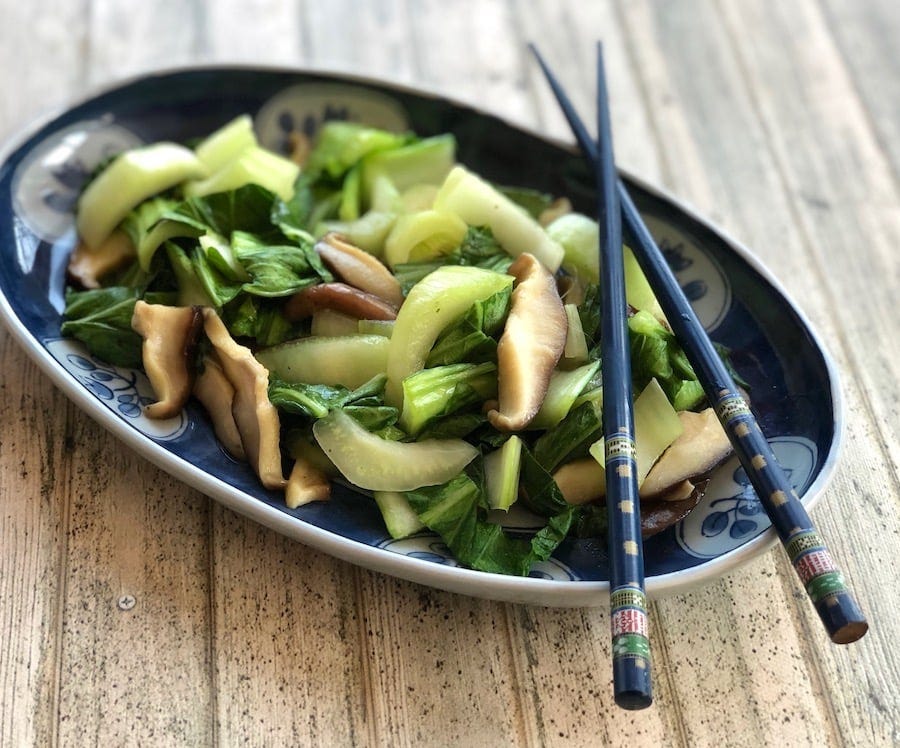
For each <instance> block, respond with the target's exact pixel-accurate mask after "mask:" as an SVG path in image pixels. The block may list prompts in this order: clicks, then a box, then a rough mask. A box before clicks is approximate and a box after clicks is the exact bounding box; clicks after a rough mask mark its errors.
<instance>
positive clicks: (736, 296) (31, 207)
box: [0, 68, 840, 605]
mask: <svg viewBox="0 0 900 748" xmlns="http://www.w3.org/2000/svg"><path fill="white" fill-rule="evenodd" d="M245 112H247V113H251V114H253V115H254V120H255V124H256V128H257V132H258V133H259V136H260V139H261V140H262V142H263V143H264V144H265V145H267V146H269V147H271V148H273V149H276V150H278V149H284V148H285V147H286V143H287V135H288V133H290V132H291V131H293V130H299V131H302V132H304V133H306V134H307V135H310V136H312V135H314V134H315V133H316V131H317V130H318V128H319V127H320V126H321V124H322V122H323V121H325V120H327V119H336V118H337V119H348V120H353V121H365V122H368V123H371V124H375V125H378V126H382V127H387V128H391V129H406V128H411V129H414V130H415V131H417V132H418V133H420V134H422V135H430V134H437V133H442V132H453V133H454V134H455V135H456V137H457V140H458V143H459V151H458V155H459V159H460V161H462V162H463V163H466V164H468V165H470V166H471V167H472V168H474V169H475V170H477V171H478V172H479V173H481V174H483V175H485V176H486V177H487V178H489V179H492V180H495V181H497V182H500V183H504V184H515V185H523V186H531V187H536V188H540V189H543V190H545V191H548V192H551V193H553V194H558V195H567V196H568V197H570V199H572V200H573V202H574V204H575V206H576V208H577V209H579V210H581V211H583V212H586V213H590V212H591V210H592V206H593V201H594V197H593V188H592V184H593V182H592V175H591V173H590V171H589V169H588V168H587V167H586V166H585V164H584V163H583V162H582V161H581V159H580V158H579V157H578V156H576V155H574V152H573V151H572V150H570V149H568V148H566V147H564V146H562V145H560V144H558V143H554V142H551V141H548V140H546V139H544V138H541V137H539V136H537V135H536V134H533V133H529V132H526V131H523V130H521V129H519V128H517V127H514V126H512V125H510V124H508V123H506V122H504V121H503V120H501V119H499V118H496V117H493V116H490V115H487V114H484V113H482V112H479V111H476V110H474V109H472V108H470V107H467V106H464V105H460V104H456V103H452V102H448V101H446V100H444V99H439V98H435V97H432V96H429V95H427V94H423V93H421V92H416V91H411V90H409V89H406V88H402V87H398V86H392V85H389V84H384V83H375V82H371V81H360V80H359V79H350V78H347V77H346V76H330V75H325V74H311V73H302V72H296V71H284V70H260V69H247V68H210V69H199V70H186V71H180V72H178V71H176V72H172V73H164V74H158V75H152V76H148V77H144V78H141V79H138V80H135V81H133V82H131V83H127V84H124V85H122V86H120V87H117V88H114V89H112V90H109V91H106V92H104V93H101V94H99V95H97V96H95V97H93V98H91V99H89V100H87V101H86V102H84V103H82V104H79V105H77V106H75V107H72V108H71V109H69V110H67V111H66V112H64V113H63V114H61V115H59V116H58V117H56V118H54V119H51V120H50V121H48V122H46V123H44V124H43V125H41V126H40V127H38V128H36V129H34V130H33V131H32V132H31V133H30V134H29V135H27V136H26V137H25V138H24V139H23V140H22V141H21V142H20V143H19V144H18V145H16V146H14V147H12V148H10V149H9V150H8V152H7V154H6V156H5V159H4V161H3V163H2V166H0V255H2V256H0V293H2V296H0V313H2V315H3V317H4V318H5V320H6V322H7V324H8V325H9V327H10V329H11V330H12V332H13V334H14V335H15V336H16V337H17V339H18V340H19V341H20V343H21V344H22V345H23V346H24V347H25V348H26V350H27V351H28V352H29V354H30V355H32V356H33V357H34V358H35V359H36V360H37V362H38V363H39V364H40V365H41V366H42V367H43V368H44V370H45V371H46V372H47V373H48V374H49V375H50V376H51V377H52V378H53V379H54V381H55V382H56V383H57V384H58V385H59V386H60V387H61V388H62V389H63V390H64V391H65V392H66V393H67V394H68V395H69V396H70V397H72V398H73V399H74V400H75V401H76V403H77V404H78V405H79V406H80V407H82V408H83V409H84V410H86V411H87V412H88V413H89V414H90V415H91V416H92V417H94V418H96V419H98V420H99V421H100V422H101V423H103V424H104V425H105V426H106V427H107V428H110V429H111V430H112V431H114V432H115V433H116V434H117V435H118V436H119V437H120V438H122V439H123V440H124V441H126V442H127V443H128V444H129V445H130V446H132V447H133V448H135V449H137V450H138V451H139V452H141V453H142V454H144V455H145V456H146V457H148V458H149V459H151V460H153V461H154V462H156V463H157V464H160V465H161V466H162V467H163V468H164V469H167V470H169V471H170V472H172V473H173V474H175V475H176V476H178V477H179V478H181V479H183V480H185V481H187V482H189V483H191V484H192V485H194V486H195V487H197V488H199V489H200V490H203V491H205V492H206V493H208V494H210V495H211V496H213V497H215V498H217V499H219V500H220V501H223V503H225V504H226V505H228V506H229V507H231V508H233V509H236V510H237V511H241V512H243V513H245V514H248V515H249V516H251V517H254V518H255V519H257V520H258V521H260V522H263V523H264V524H267V525H269V526H272V527H275V528H276V529H278V530H279V531H281V532H284V533H286V534H289V535H291V536H292V537H296V538H297V539H299V540H302V541H303V542H306V543H309V544H312V545H315V546H317V547H319V548H322V549H324V550H326V551H328V552H330V553H333V554H334V555H337V556H339V557H342V558H346V559H349V560H351V561H354V562H356V563H360V564H363V565H365V566H369V567H371V568H376V569H379V570H382V571H385V572H388V573H391V574H396V575H398V576H401V577H404V578H408V579H413V580H416V581H419V582H423V583H427V584H432V585H435V586H438V587H442V588H446V589H452V590H455V591H460V592H466V593H470V594H476V595H481V596H485V597H495V598H499V599H507V600H521V601H527V602H537V603H547V604H558V605H567V604H572V605H584V604H595V605H599V604H604V599H605V595H603V594H601V591H602V590H604V589H605V580H606V579H607V578H608V577H607V560H608V559H607V558H606V553H605V549H604V548H603V547H602V545H601V544H598V543H597V542H595V541H572V540H569V541H566V542H565V543H564V544H563V546H562V547H561V548H560V549H559V551H558V552H557V554H556V556H555V558H554V559H553V560H551V561H550V562H548V563H547V564H542V565H540V566H539V567H537V568H536V569H535V570H534V572H533V573H532V576H531V577H530V578H524V579H513V578H508V577H500V576H498V575H492V574H484V573H481V572H474V571H471V570H467V569H462V568H459V567H458V566H457V565H456V563H455V561H453V560H452V559H451V558H450V556H449V553H448V552H447V549H446V546H444V545H443V543H440V542H439V541H437V540H436V538H435V537H434V536H432V535H427V534H424V535H420V536H416V537H414V538H410V539H406V540H403V541H393V540H391V539H390V538H388V537H387V534H386V532H385V529H384V526H383V524H382V521H381V517H380V514H379V512H378V510H377V508H376V506H375V504H374V502H372V501H371V500H369V499H368V498H366V497H364V496H361V495H360V494H358V493H356V492H354V491H352V490H351V489H348V488H347V487H345V486H336V487H335V491H334V497H333V499H332V500H331V501H329V502H326V503H315V504H309V505H306V506H303V507H300V508H299V509H296V510H289V509H287V508H286V507H285V505H284V502H283V499H282V497H281V496H280V495H278V494H275V493H272V492H268V491H266V490H264V489H263V488H261V487H260V485H259V483H258V481H257V479H256V476H255V475H254V474H253V472H252V470H250V469H249V468H248V467H247V466H246V465H243V464H240V463H237V462H235V461H234V460H232V459H231V458H230V457H228V455H227V454H226V453H225V452H224V451H223V450H222V449H221V448H220V447H219V445H218V443H217V442H216V440H215V439H214V437H213V434H212V429H211V426H210V424H209V421H208V419H207V417H206V415H205V414H204V413H203V412H202V410H201V409H200V408H198V407H196V406H195V405H189V406H188V408H187V409H186V411H185V413H184V415H183V416H181V417H179V418H176V419H170V420H169V421H167V422H153V421H149V420H148V419H146V418H144V417H143V416H142V415H141V414H140V413H139V407H140V405H141V404H144V403H146V402H147V400H148V398H150V397H152V390H150V388H149V386H148V384H147V382H146V378H145V377H144V376H143V374H141V373H139V372H132V371H130V370H122V369H116V368H115V367H110V366H108V365H107V364H105V363H103V362H100V361H97V360H96V359H93V358H92V357H90V356H89V355H88V354H87V353H85V352H84V349H83V348H81V347H80V346H79V344H77V343H76V342H73V341H65V340H60V333H59V328H60V323H61V317H60V314H61V311H62V309H63V306H64V303H63V294H64V289H65V267H66V261H67V256H68V254H69V252H70V251H71V249H72V247H73V244H74V240H75V236H74V230H73V221H72V209H73V207H74V204H75V200H76V199H77V195H78V193H79V190H80V188H81V185H82V184H83V183H84V181H85V179H86V178H87V176H88V175H89V174H90V173H91V170H92V169H93V168H94V167H95V166H96V164H97V163H99V162H100V161H101V160H103V159H104V158H106V157H107V156H109V155H111V154H114V153H116V152H119V151H121V150H123V149H124V148H128V147H132V146H134V145H137V144H139V143H142V142H152V141H157V140H175V141H185V140H189V139H192V138H196V137H200V136H202V135H204V134H207V133H209V132H210V131H212V130H213V129H215V128H216V127H218V126H219V125H221V124H223V123H224V122H226V121H228V120H229V119H231V118H232V117H234V116H236V115H238V114H241V113H245ZM523 154H525V156H526V157H523ZM628 184H629V189H630V191H631V194H632V195H633V196H634V199H635V201H636V203H637V205H638V207H639V208H640V209H641V212H642V214H643V215H644V216H645V218H646V220H647V223H648V226H649V228H650V230H651V231H652V232H653V234H654V236H655V237H656V239H657V240H658V242H659V243H660V245H661V247H662V248H663V250H664V252H665V255H666V258H667V260H668V261H669V263H670V266H671V267H672V268H673V270H674V271H675V273H676V275H677V277H678V280H679V283H680V284H681V285H682V287H683V288H684V290H685V293H686V294H687V295H688V298H689V299H690V300H691V302H692V305H693V306H694V308H695V309H696V311H697V313H698V316H699V317H700V319H701V321H702V323H703V324H704V326H705V327H706V329H707V330H709V331H710V333H711V336H712V338H713V339H714V340H715V341H716V342H720V343H723V344H725V345H727V346H729V347H730V348H732V349H733V352H734V353H733V362H734V364H735V365H736V368H737V369H738V371H739V372H740V374H741V376H742V377H744V379H746V380H747V381H748V382H749V384H750V386H751V389H750V394H751V400H752V403H753V407H754V410H755V412H756V415H757V418H758V420H759V422H760V425H761V427H762V428H763V430H764V432H765V433H766V434H767V435H769V437H770V441H771V443H772V446H773V448H774V450H775V452H776V454H777V456H778V458H779V461H780V462H781V464H782V465H783V466H784V467H786V468H787V469H788V470H789V471H790V473H791V480H792V482H793V484H794V485H795V486H796V488H797V491H798V493H799V494H800V495H801V496H803V497H804V502H805V503H806V504H807V506H809V505H810V503H811V502H812V500H813V499H815V498H816V497H817V496H818V495H819V494H820V492H821V491H822V489H823V488H824V485H825V483H826V482H827V479H828V478H829V476H830V474H831V472H832V470H833V467H834V463H835V460H836V454H837V449H838V445H839V437H840V429H839V418H840V412H839V410H840V405H839V403H840V400H839V392H838V389H837V383H836V378H835V374H834V369H833V366H832V364H831V363H830V361H829V359H828V358H827V356H826V354H825V353H824V352H823V350H822V348H821V346H820V345H819V343H818V342H817V341H816V339H815V336H814V335H813V333H812V332H811V330H810V329H809V327H808V325H807V323H806V322H805V320H804V319H803V317H802V315H801V314H800V312H798V311H797V309H796V307H795V306H794V305H793V304H792V303H791V302H790V301H789V300H788V299H787V298H786V296H785V295H784V293H783V292H782V291H781V290H780V289H779V288H778V286H777V283H776V282H775V281H774V280H773V279H771V277H770V276H769V275H768V273H767V271H766V270H765V269H764V268H762V267H761V266H760V265H759V263H758V262H757V261H755V260H754V259H753V258H752V256H750V255H749V254H748V253H747V252H746V251H745V250H743V249H742V248H740V247H739V246H738V245H736V244H735V243H734V242H732V241H731V240H729V239H727V238H725V237H723V235H722V234H721V233H720V232H718V231H716V230H715V229H714V228H712V227H711V226H710V225H709V224H707V223H706V222H704V221H703V220H702V219H700V218H699V217H697V216H695V215H694V214H692V213H691V212H690V211H689V210H688V209H686V208H684V207H683V206H680V205H678V204H676V203H675V202H674V201H672V200H671V199H670V198H668V197H666V196H663V195H661V194H660V193H658V192H656V191H654V190H652V189H650V188H647V187H644V186H642V185H640V184H637V183H635V182H634V181H633V180H629V181H628ZM517 526H518V527H520V528H521V527H528V521H527V519H526V520H525V521H524V524H522V523H519V524H517ZM773 541H774V535H773V534H772V532H771V531H769V530H768V520H767V519H766V517H765V513H764V512H763V511H762V508H761V507H760V506H759V504H758V502H757V501H756V498H755V495H754V494H753V491H752V489H751V488H750V487H749V485H748V481H747V479H746V476H744V475H743V471H742V470H741V469H740V467H739V465H738V463H737V460H736V459H735V460H731V461H729V462H728V463H726V464H725V465H723V466H721V467H720V468H719V469H718V470H717V471H716V473H715V475H714V477H713V480H712V482H711V485H710V490H709V492H708V494H707V497H706V498H705V499H704V501H703V503H702V504H701V506H700V507H698V508H697V509H696V510H694V512H692V513H691V514H690V515H689V516H688V517H687V518H686V519H685V520H684V521H682V522H680V523H678V525H676V526H675V527H674V528H671V529H669V530H667V531H666V532H664V533H662V534H660V535H658V536H656V537H653V538H651V539H649V540H647V541H646V542H645V548H644V550H645V568H646V577H647V589H648V591H650V592H655V593H660V592H667V591H674V590H679V589H684V588H686V587H689V586H691V585H694V584H697V583H698V582H701V581H704V580H707V579H709V578H712V577H714V576H715V575H717V574H719V573H721V572H722V571H723V570H725V569H728V568H731V567H733V566H734V565H736V564H738V563H742V562H743V561H745V560H746V559H748V558H749V557H751V556H753V555H755V554H757V553H759V552H761V551H762V550H763V549H764V548H765V547H767V546H768V545H770V544H771V543H772V542H773ZM592 582H594V583H592Z"/></svg>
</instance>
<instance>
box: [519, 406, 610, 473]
mask: <svg viewBox="0 0 900 748" xmlns="http://www.w3.org/2000/svg"><path fill="white" fill-rule="evenodd" d="M601 413H602V411H601V408H600V404H599V403H598V402H596V401H592V400H591V401H587V402H584V403H582V404H581V405H579V406H577V407H576V408H573V409H572V410H571V411H569V414H568V415H567V416H566V417H565V418H564V419H563V420H562V421H561V422H560V423H559V425H558V426H555V427H554V428H552V429H550V430H549V431H545V432H544V433H543V434H542V435H541V436H540V438H538V440H537V441H536V442H535V444H534V458H535V460H536V461H537V462H538V463H539V464H540V465H541V466H542V467H543V468H544V469H545V470H547V471H548V472H551V473H552V472H553V471H554V470H555V469H556V468H557V467H558V466H559V465H561V464H562V463H563V462H565V461H566V460H567V459H569V458H574V457H579V456H582V455H584V454H587V450H588V447H590V446H591V444H593V443H594V442H595V441H597V439H599V438H600V437H601V436H603V419H602V416H601Z"/></svg>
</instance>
